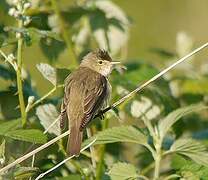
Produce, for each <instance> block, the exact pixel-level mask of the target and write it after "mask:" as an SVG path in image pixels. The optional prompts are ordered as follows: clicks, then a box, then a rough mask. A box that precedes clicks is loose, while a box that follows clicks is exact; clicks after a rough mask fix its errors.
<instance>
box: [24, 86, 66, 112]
mask: <svg viewBox="0 0 208 180" xmlns="http://www.w3.org/2000/svg"><path fill="white" fill-rule="evenodd" d="M61 87H63V85H58V86H55V87H53V89H51V90H50V91H49V92H48V93H46V94H45V95H44V96H42V97H41V98H40V99H38V100H37V101H35V102H34V103H33V104H31V105H30V106H29V108H27V109H26V112H29V111H30V110H31V109H32V108H34V107H35V106H37V105H38V104H40V103H41V102H42V101H43V100H45V99H46V98H47V97H49V96H50V95H52V94H53V93H54V92H55V91H56V90H57V89H58V88H61Z"/></svg>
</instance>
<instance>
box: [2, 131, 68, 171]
mask: <svg viewBox="0 0 208 180" xmlns="http://www.w3.org/2000/svg"><path fill="white" fill-rule="evenodd" d="M69 134H70V132H69V131H66V132H65V133H63V134H61V135H59V136H57V137H55V138H53V139H52V140H50V141H49V142H47V143H46V144H43V145H42V146H40V147H38V148H36V149H34V150H33V151H31V152H29V153H27V154H25V155H24V156H22V157H20V158H18V159H16V160H15V161H14V162H12V163H10V164H8V165H7V166H5V167H3V168H2V169H0V174H2V173H4V172H5V171H7V170H8V169H10V168H12V167H14V166H15V165H17V164H19V163H21V162H23V161H25V160H26V159H28V158H29V157H31V156H33V155H34V154H36V153H38V152H40V151H41V150H43V149H45V148H47V147H48V146H50V145H51V144H53V143H55V142H56V141H58V140H59V139H61V138H63V137H65V136H67V135H69Z"/></svg>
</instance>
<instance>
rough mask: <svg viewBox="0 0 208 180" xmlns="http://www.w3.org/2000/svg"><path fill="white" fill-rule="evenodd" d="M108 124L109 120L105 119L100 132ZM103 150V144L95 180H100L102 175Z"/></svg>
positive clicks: (104, 147) (104, 146)
mask: <svg viewBox="0 0 208 180" xmlns="http://www.w3.org/2000/svg"><path fill="white" fill-rule="evenodd" d="M108 123H109V120H108V119H105V121H104V122H103V124H102V130H104V129H107V127H108ZM105 149H106V145H105V144H103V145H101V147H100V152H99V159H98V165H97V169H96V180H100V179H101V176H102V173H103V165H104V155H105Z"/></svg>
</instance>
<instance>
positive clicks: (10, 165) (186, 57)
mask: <svg viewBox="0 0 208 180" xmlns="http://www.w3.org/2000/svg"><path fill="white" fill-rule="evenodd" d="M207 46H208V42H207V43H205V44H204V45H202V46H200V47H199V48H197V49H195V50H194V51H192V52H191V53H189V54H188V55H186V56H184V57H183V58H181V59H179V60H178V61H176V62H175V63H174V64H172V65H171V66H169V67H167V68H166V69H164V70H163V71H161V72H160V73H159V74H157V75H155V76H154V77H153V78H151V79H150V80H148V81H146V82H145V83H144V84H142V85H141V86H140V87H138V88H136V89H135V90H133V91H131V92H130V93H129V94H127V95H126V96H124V97H123V98H121V99H120V100H118V101H116V102H115V103H113V105H111V106H109V107H107V108H106V109H104V110H103V113H105V112H107V111H109V110H110V109H112V108H114V107H116V106H118V105H120V104H121V103H123V102H124V101H125V100H127V99H129V98H130V97H132V96H133V95H134V94H135V93H137V92H139V91H141V90H142V89H144V88H145V87H146V86H147V85H149V84H150V83H151V82H153V81H155V80H157V79H158V78H160V77H161V76H162V75H164V74H165V73H167V72H168V71H170V70H171V69H173V68H174V67H175V66H177V65H178V64H180V63H182V62H183V61H185V60H186V59H188V58H189V57H191V56H193V55H194V54H196V53H198V52H199V51H201V50H202V49H204V48H206V47H207ZM68 134H69V131H67V132H65V133H63V134H61V135H60V136H58V137H56V138H54V139H52V140H51V141H49V142H48V143H46V144H44V145H42V146H40V147H38V148H37V149H35V150H33V151H32V152H30V153H28V154H26V155H24V156H22V157H21V158H19V159H17V160H15V161H14V162H12V163H10V164H8V165H7V166H5V167H3V168H2V169H0V173H3V172H4V171H6V170H8V169H10V168H12V167H13V166H15V165H16V164H19V163H21V162H22V161H24V160H26V159H28V158H29V157H31V156H32V155H34V154H36V153H38V152H39V151H41V150H43V149H44V148H46V147H48V146H50V145H51V144H53V143H55V142H56V141H58V140H59V139H61V138H63V137H65V136H67V135H68Z"/></svg>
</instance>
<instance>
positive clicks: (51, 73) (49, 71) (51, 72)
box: [36, 63, 56, 86]
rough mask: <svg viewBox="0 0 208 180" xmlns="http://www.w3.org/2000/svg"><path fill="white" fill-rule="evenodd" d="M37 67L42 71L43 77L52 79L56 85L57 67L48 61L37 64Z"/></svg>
mask: <svg viewBox="0 0 208 180" xmlns="http://www.w3.org/2000/svg"><path fill="white" fill-rule="evenodd" d="M36 67H37V68H38V70H39V71H40V72H41V74H42V75H43V77H44V78H45V79H47V80H48V81H50V82H51V83H52V84H53V85H54V86H55V85H56V69H55V68H53V67H52V66H50V65H49V64H46V63H40V64H37V65H36Z"/></svg>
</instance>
